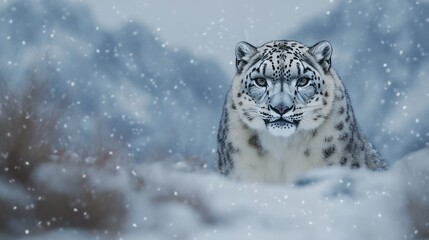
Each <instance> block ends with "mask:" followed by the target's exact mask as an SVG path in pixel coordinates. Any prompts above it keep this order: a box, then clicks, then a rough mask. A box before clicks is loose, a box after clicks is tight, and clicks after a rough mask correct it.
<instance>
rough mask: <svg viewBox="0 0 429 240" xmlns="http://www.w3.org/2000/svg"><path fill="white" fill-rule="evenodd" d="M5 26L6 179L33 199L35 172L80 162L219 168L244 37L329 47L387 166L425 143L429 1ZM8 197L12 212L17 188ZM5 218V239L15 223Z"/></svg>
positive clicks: (143, 11)
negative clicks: (225, 113)
mask: <svg viewBox="0 0 429 240" xmlns="http://www.w3.org/2000/svg"><path fill="white" fill-rule="evenodd" d="M0 29H1V31H0V136H1V138H2V142H1V143H0V154H1V155H0V159H1V162H0V163H1V167H2V169H3V170H4V171H3V170H2V171H3V172H2V174H3V175H2V178H1V179H2V182H4V183H2V184H5V183H6V182H9V183H10V181H12V182H13V183H14V184H15V185H16V186H15V185H14V187H13V189H17V188H18V187H20V188H23V189H28V188H29V186H30V189H36V190H34V193H31V196H32V197H37V196H39V195H41V194H42V193H40V192H38V191H37V187H36V186H44V187H39V189H48V187H46V186H45V185H43V184H45V181H46V179H45V178H46V177H40V176H46V175H43V174H41V173H40V172H39V171H42V170H43V171H45V172H44V173H45V174H47V173H49V170H48V169H47V168H43V169H42V170H40V169H41V168H40V166H41V165H43V164H44V163H46V162H52V161H53V162H56V161H57V162H58V161H68V162H70V161H71V162H73V163H76V165H77V169H79V171H78V172H79V174H82V171H84V172H85V170H84V169H87V168H88V165H85V164H89V166H92V167H94V169H97V168H98V166H100V164H101V165H102V166H106V165H112V168H118V166H123V165H126V164H127V163H129V162H145V163H146V162H159V161H163V162H173V163H177V162H188V163H192V164H191V166H194V167H197V168H200V167H203V168H208V169H212V168H213V166H214V165H215V157H216V151H215V149H216V140H215V139H216V137H215V136H216V132H217V126H218V121H219V118H220V114H221V110H222V105H223V101H224V97H225V94H226V92H227V91H228V88H229V84H230V82H231V80H232V78H233V75H234V70H235V67H234V64H233V62H234V48H235V45H236V44H237V43H238V42H239V41H242V40H245V41H248V42H250V43H252V44H254V45H261V44H263V43H265V42H268V41H270V40H274V39H294V40H298V41H300V42H303V43H305V44H307V45H312V44H314V43H316V42H318V41H320V40H322V39H325V40H328V41H330V42H331V43H332V45H333V49H334V54H333V58H332V63H333V66H334V68H335V69H336V70H337V72H338V74H339V75H340V76H341V77H342V79H343V81H344V82H345V84H346V85H347V87H348V91H349V95H350V97H351V99H352V103H353V107H354V110H355V114H356V116H357V119H358V122H359V123H360V126H361V128H362V130H363V131H364V132H365V133H366V135H367V136H368V138H369V139H370V140H371V141H372V142H373V143H374V144H375V145H376V147H377V148H378V149H379V151H380V152H381V153H382V154H383V156H385V158H386V159H387V160H388V161H389V162H394V161H395V160H396V159H398V158H400V157H402V156H404V155H405V154H407V153H409V152H411V151H414V150H417V149H421V148H423V147H425V146H428V143H429V124H428V122H429V82H428V74H429V73H428V71H429V70H428V69H429V61H428V51H429V50H428V49H429V42H428V41H427V38H428V36H429V1H427V0H421V1H416V0H396V1H395V0H389V1H387V0H376V1H370V0H363V1H351V0H350V1H338V0H323V1H319V0H317V1H316V0H305V1H298V0H293V1H287V2H285V1H280V0H279V1H277V0H273V1H253V0H252V1H246V2H238V1H226V0H214V1H198V2H195V1H190V0H185V1H169V2H165V1H154V0H153V1H138V0H126V1H115V0H104V1H96V0H30V1H27V0H2V1H1V2H0ZM109 159H114V161H113V160H112V162H114V163H110V162H111V161H110V160H109ZM108 160H109V161H108ZM100 162H101V163H100ZM81 163H84V164H81ZM89 169H91V167H90V168H89ZM52 171H55V170H52ZM40 184H42V185H40ZM76 184H77V185H76V186H78V185H79V184H81V183H76ZM2 186H3V187H4V188H3V190H2V189H1V188H0V200H1V201H0V202H2V205H3V206H4V211H3V212H4V213H6V212H8V211H11V210H10V209H13V207H14V206H15V205H13V204H12V205H11V203H10V199H8V198H6V197H4V196H10V194H9V193H8V192H7V191H9V190H10V191H14V190H12V189H11V188H10V187H8V186H9V185H8V186H6V185H2ZM79 186H80V185H79ZM5 189H8V190H7V191H6V190H5ZM88 189H91V188H88ZM88 189H87V190H81V191H84V192H85V191H90V190H88ZM24 192H25V191H24ZM1 194H3V198H2V195H1ZM37 194H39V195H37ZM64 194H65V193H64ZM103 194H104V192H103ZM14 196H15V195H14ZM16 196H18V195H16ZM26 196H28V195H26ZM109 196H111V197H112V198H114V199H116V200H117V199H118V197H117V196H116V195H114V194H113V195H112V194H110V195H109ZM67 197H68V195H64V196H63V195H61V196H59V198H61V199H64V198H67ZM27 198H28V197H27ZM17 199H21V200H22V198H20V197H17ZM119 199H120V197H119ZM74 200H75V199H74ZM74 200H73V201H74ZM70 201H71V202H73V201H72V200H70ZM112 202H115V201H112ZM74 203H75V202H74ZM22 204H24V205H23V206H27V205H26V203H22ZM44 204H45V205H43V204H42V206H41V207H40V206H39V207H40V208H41V209H43V207H46V202H45V203H44ZM48 205H49V204H48ZM66 205H67V204H66ZM95 205H97V204H95ZM37 206H38V205H37V204H36V207H35V208H36V210H37ZM33 207H34V206H33ZM62 207H64V206H62ZM105 207H106V206H105ZM59 208H61V207H59ZM107 208H110V207H109V206H107ZM61 209H62V208H61ZM88 209H90V208H89V207H88ZM36 210H35V211H36ZM37 211H40V212H43V210H40V209H39V210H37ZM37 211H36V212H37ZM69 211H70V212H73V208H71V209H69ZM88 211H89V210H88ZM97 211H98V210H97ZM118 211H119V210H118ZM102 212H103V211H101V210H100V213H99V212H96V213H95V214H94V215H96V214H101V215H100V219H103V218H104V217H105V216H104V215H102ZM119 212H120V211H119ZM10 214H12V213H10ZM32 214H34V213H32ZM66 215H67V214H65V215H62V216H66ZM14 216H15V215H14ZM16 216H20V217H19V218H18V217H17V219H20V220H16V221H27V220H28V219H27V220H22V219H25V218H21V217H22V216H25V213H23V212H21V213H19V214H18V215H16ZM40 216H41V218H43V217H44V216H43V214H42V215H40ZM40 216H39V217H40ZM115 216H117V215H115ZM3 217H4V216H3ZM46 218H47V219H52V216H46ZM57 219H58V218H57ZM0 220H2V222H0V229H9V230H10V229H15V228H14V227H16V226H19V224H15V225H13V224H12V225H13V226H14V227H11V225H10V221H9V220H10V219H9V218H2V217H0ZM112 221H113V222H114V221H115V220H112ZM71 222H73V221H71ZM78 222H79V218H77V220H76V223H78ZM67 223H68V224H70V221H68V222H67ZM61 224H62V223H59V225H60V226H61ZM108 224H113V223H112V222H109V223H108ZM24 225H25V224H24ZM113 225H114V224H113ZM103 226H104V225H103ZM108 226H110V225H108ZM18 228H19V227H18ZM19 232H21V233H22V232H23V231H21V230H19Z"/></svg>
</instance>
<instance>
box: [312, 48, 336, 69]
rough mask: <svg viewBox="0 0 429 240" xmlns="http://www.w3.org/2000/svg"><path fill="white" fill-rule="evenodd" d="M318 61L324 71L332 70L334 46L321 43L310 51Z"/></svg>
mask: <svg viewBox="0 0 429 240" xmlns="http://www.w3.org/2000/svg"><path fill="white" fill-rule="evenodd" d="M308 51H309V52H310V54H311V55H313V57H314V58H315V59H316V61H317V62H318V63H319V64H320V66H322V68H323V71H325V72H329V70H330V69H331V56H332V46H331V44H330V43H329V42H328V41H320V42H318V43H316V44H315V45H314V46H312V47H310V50H308Z"/></svg>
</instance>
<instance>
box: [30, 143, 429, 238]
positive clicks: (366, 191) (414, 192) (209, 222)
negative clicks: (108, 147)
mask: <svg viewBox="0 0 429 240" xmlns="http://www.w3.org/2000/svg"><path fill="white" fill-rule="evenodd" d="M428 154H429V149H427V148H426V149H423V150H420V151H418V152H415V153H412V154H410V155H408V156H407V157H405V158H403V159H402V160H400V161H397V162H396V163H395V164H394V165H393V166H392V169H391V170H389V171H386V172H377V173H376V172H369V171H366V170H350V169H344V168H337V167H329V168H326V169H321V170H317V171H313V172H309V173H308V174H306V175H305V176H303V177H302V178H301V179H299V180H298V181H296V183H295V184H294V185H292V186H272V185H263V184H251V183H243V182H236V181H232V180H229V179H225V178H223V177H221V176H219V175H217V174H215V173H201V172H200V173H198V172H184V171H181V170H177V169H175V168H168V167H165V165H160V164H156V165H154V164H151V165H146V164H144V165H139V166H138V167H134V168H133V170H131V172H132V174H124V172H122V174H114V175H115V176H116V177H115V178H112V179H110V180H109V179H108V178H106V177H102V176H98V178H99V179H101V181H102V182H103V183H104V184H101V185H100V186H99V187H101V186H102V185H104V186H106V185H108V186H109V187H108V189H110V190H111V189H113V188H115V189H116V191H118V192H119V193H120V195H121V196H122V202H123V203H124V204H125V206H126V209H127V214H126V217H125V218H123V219H122V223H121V224H122V225H121V227H120V230H118V231H109V229H105V230H104V231H97V232H95V231H93V230H79V229H78V228H67V227H64V228H59V229H55V230H52V231H50V232H47V233H44V234H41V235H36V236H31V239H73V238H81V239H91V238H94V237H106V236H107V237H114V238H118V239H142V238H143V239H249V238H253V239H285V238H286V237H287V238H288V239H419V238H425V237H426V238H427V237H429V161H428V160H427V156H428ZM49 172H52V171H49ZM57 172H58V171H57ZM95 176H97V175H95ZM133 178H139V179H141V181H140V182H139V184H138V186H139V187H136V186H137V185H136V181H133V180H132V179H133ZM93 187H94V188H95V189H96V188H98V187H97V186H96V185H93Z"/></svg>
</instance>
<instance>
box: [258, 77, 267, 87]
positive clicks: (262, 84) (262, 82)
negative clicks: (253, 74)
mask: <svg viewBox="0 0 429 240" xmlns="http://www.w3.org/2000/svg"><path fill="white" fill-rule="evenodd" d="M255 84H256V85H258V86H259V87H266V86H267V80H266V79H265V78H261V77H259V78H257V79H255Z"/></svg>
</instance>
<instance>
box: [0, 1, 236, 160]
mask: <svg viewBox="0 0 429 240" xmlns="http://www.w3.org/2000/svg"><path fill="white" fill-rule="evenodd" d="M0 29H2V30H1V31H0V52H1V58H0V72H1V74H2V77H3V78H4V79H7V81H8V82H9V84H10V85H13V86H16V88H17V89H19V85H22V79H25V75H28V74H29V72H36V73H35V74H34V75H35V77H36V78H41V79H43V81H48V82H49V84H50V86H51V88H50V90H49V95H50V96H51V97H52V99H57V100H58V99H59V98H64V97H65V98H67V100H68V101H69V102H70V104H68V106H66V107H67V109H69V110H70V111H71V112H73V114H70V115H69V116H67V118H65V119H63V122H62V124H61V125H64V126H67V129H64V130H65V131H66V134H67V135H69V136H71V139H72V140H71V141H72V142H82V141H84V140H85V139H86V137H87V135H88V134H92V133H93V132H94V131H96V130H97V129H98V130H99V129H100V128H102V129H103V130H102V131H104V132H103V134H104V135H105V136H106V137H110V138H114V139H116V140H118V141H120V142H122V143H123V145H124V146H126V147H127V148H128V153H129V154H130V156H136V155H137V156H138V157H139V159H142V158H143V160H144V161H148V160H157V159H165V158H170V157H173V156H175V155H176V154H177V153H178V152H180V153H181V154H182V156H184V157H185V158H196V157H197V158H198V157H199V158H201V157H204V158H210V159H211V158H212V155H213V153H212V148H213V146H214V145H215V140H214V139H215V138H214V134H213V133H214V130H215V129H216V128H217V124H218V118H219V115H220V111H221V106H222V104H223V99H224V93H225V91H226V89H225V87H226V85H225V82H228V78H227V77H226V76H225V75H224V74H223V72H221V70H220V69H219V68H218V67H217V65H216V64H215V63H213V62H211V61H208V60H202V59H197V58H195V57H193V56H191V55H189V54H188V53H187V52H186V51H185V50H177V49H176V50H174V49H169V48H168V47H166V46H165V44H164V43H163V42H162V40H160V39H158V38H157V37H156V36H155V35H154V34H152V33H151V32H149V31H148V30H146V28H145V27H144V26H141V25H139V24H136V23H132V22H130V23H128V24H127V25H125V26H123V27H121V28H120V29H117V30H103V29H101V28H100V27H98V25H97V23H96V22H94V21H93V19H92V18H91V13H90V12H89V10H88V9H86V8H84V7H82V6H80V5H75V4H69V3H67V2H64V1H58V0H37V1H25V0H19V1H12V2H10V3H9V4H8V5H7V6H6V7H3V8H1V9H0ZM20 81H21V83H19V82H20ZM101 126H103V127H101ZM104 129H107V130H108V132H105V130H104Z"/></svg>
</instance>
